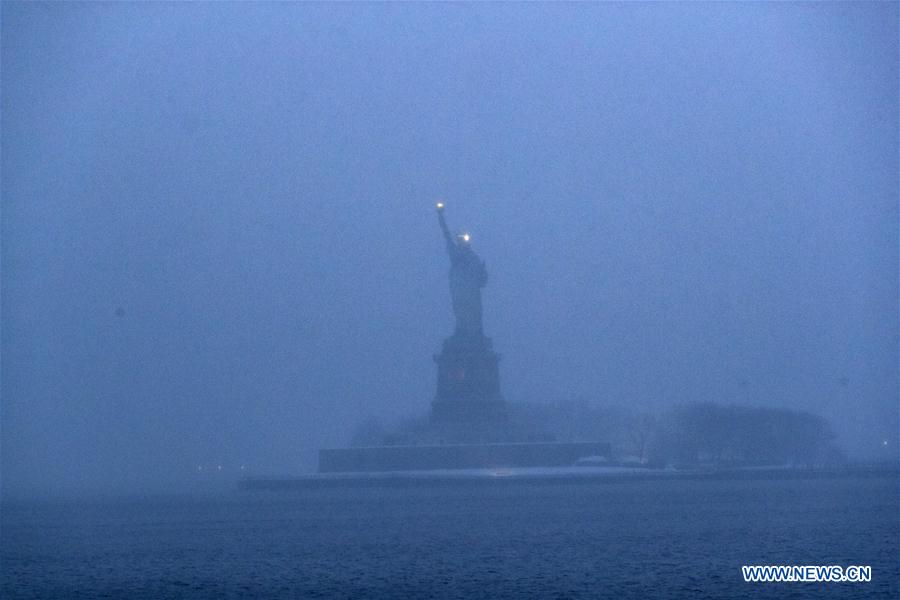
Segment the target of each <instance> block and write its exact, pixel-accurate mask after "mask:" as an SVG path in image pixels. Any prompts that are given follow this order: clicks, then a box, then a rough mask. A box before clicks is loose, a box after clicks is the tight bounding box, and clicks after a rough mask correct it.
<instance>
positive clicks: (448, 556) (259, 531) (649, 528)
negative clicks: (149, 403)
mask: <svg viewBox="0 0 900 600" xmlns="http://www.w3.org/2000/svg"><path fill="white" fill-rule="evenodd" d="M898 498H900V481H898V479H897V477H896V476H879V477H868V478H851V477H847V478H841V479H825V480H811V481H810V480H806V481H798V480H755V481H734V480H732V481H685V480H673V481H633V482H617V483H590V484H575V483H573V484H562V483H560V484H553V485H534V484H523V485H518V484H516V485H503V486H490V485H484V484H480V485H479V484H455V485H452V486H448V485H430V486H428V487H413V488H409V487H406V488H345V489H325V490H314V491H307V492H290V493H273V492H234V493H230V494H227V495H225V496H224V497H216V498H209V497H206V498H202V497H192V498H174V497H173V498H144V499H130V500H121V499H120V500H116V501H109V500H108V501H96V502H80V503H74V502H69V503H62V502H44V503H39V504H21V503H11V502H7V503H4V505H3V507H2V532H0V535H2V563H0V566H2V587H0V593H2V596H3V597H4V598H21V597H24V598H30V597H39V598H63V597H65V598H77V597H112V598H167V597H168V598H218V597H310V598H313V597H336V598H364V597H370V598H405V597H415V598H429V597H457V598H508V597H539V598H598V597H600V598H602V597H617V598H651V597H666V598H679V597H701V598H743V597H760V596H764V597H789V598H790V597H793V598H801V597H850V598H873V597H881V598H900V541H898V540H900V505H898ZM743 564H802V565H817V564H825V565H831V564H837V565H842V566H846V565H871V566H872V570H873V581H872V582H871V583H852V584H851V583H829V584H824V583H822V584H810V583H805V584H798V583H794V584H784V583H783V584H749V583H744V582H743V580H742V577H741V569H740V567H741V565H743Z"/></svg>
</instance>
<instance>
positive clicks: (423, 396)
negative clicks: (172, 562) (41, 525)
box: [2, 3, 900, 493]
mask: <svg viewBox="0 0 900 600" xmlns="http://www.w3.org/2000/svg"><path fill="white" fill-rule="evenodd" d="M897 22H898V8H897V5H896V4H893V3H872V4H843V3H834V4H743V3H742V4H725V3H723V4H690V5H687V4H627V5H625V4H597V5H593V4H577V5H562V6H560V5H538V4H523V5H518V4H515V5H506V4H503V5H497V4H492V5H470V4H447V5H435V4H340V5H323V4H282V3H273V4H262V3H259V4H256V3H254V4H164V3H146V4H125V3H122V4H119V3H116V4H100V3H96V4H87V5H84V4H65V5H63V4H20V3H3V6H2V485H3V488H4V492H10V493H31V492H63V491H67V490H128V489H137V488H166V487H167V488H170V489H176V488H178V487H179V486H182V487H183V486H188V485H189V484H191V483H192V482H194V481H196V480H197V478H198V468H199V467H205V468H207V469H213V468H215V469H216V470H218V467H219V466H220V465H221V466H222V470H223V471H224V472H225V473H228V474H230V475H228V476H230V477H235V478H236V477H237V476H238V474H240V473H304V472H312V471H313V470H314V469H315V466H316V452H317V450H318V449H319V448H322V447H335V446H342V445H345V444H347V443H348V442H349V439H350V437H351V434H352V432H353V430H354V428H355V427H357V426H358V425H359V424H360V423H362V422H364V421H366V420H367V419H370V418H373V417H374V418H377V419H379V420H381V421H383V422H384V423H388V424H390V423H393V422H396V421H398V420H401V419H403V418H406V417H408V416H415V415H422V414H425V413H426V412H427V410H428V408H429V403H430V401H431V399H432V398H433V396H434V385H435V366H434V362H433V360H432V355H433V354H434V353H435V352H437V351H438V350H439V348H440V343H441V340H442V339H443V338H444V337H446V336H447V335H449V334H450V332H451V331H452V327H453V316H452V313H451V310H450V299H449V292H448V287H447V269H448V264H447V257H446V254H445V249H444V246H443V241H442V238H441V233H440V231H439V229H438V225H437V221H436V218H435V214H434V202H435V201H436V200H437V199H442V200H443V201H444V202H445V203H446V205H447V213H446V214H447V220H448V221H449V223H450V225H451V227H453V228H460V229H461V228H465V229H466V230H467V231H469V232H470V233H471V234H472V236H473V247H474V248H475V249H476V251H477V252H478V254H479V256H481V257H482V258H483V259H485V261H486V263H487V269H488V271H489V273H490V281H489V283H488V285H487V287H486V288H485V290H484V318H485V329H486V333H487V334H488V335H489V336H491V337H492V338H493V340H494V347H495V348H496V349H497V351H499V352H500V353H501V354H502V355H503V361H502V363H501V366H500V369H501V380H502V388H503V392H504V395H505V397H506V399H507V400H508V401H509V402H513V403H514V402H523V403H546V404H560V405H562V404H564V403H568V402H581V403H588V404H595V405H598V406H605V405H615V406H625V407H638V408H640V409H642V410H663V409H666V408H669V407H671V406H675V405H678V404H684V403H690V402H716V403H721V404H740V405H747V406H765V407H778V408H792V409H798V410H805V411H810V412H813V413H816V414H820V415H822V416H824V417H825V418H826V419H828V420H829V421H830V422H831V424H832V426H833V427H834V430H835V431H836V432H837V434H838V442H839V444H840V445H841V446H842V448H843V449H844V451H845V452H846V453H847V454H848V455H849V456H852V457H859V458H879V457H880V458H885V457H892V458H896V457H897V456H898V451H897V445H898V441H900V440H898V431H900V417H898V410H900V400H898V361H900V359H898V306H897V304H898V169H897V159H898V128H897V115H898V75H897V73H898V59H897V57H898V44H897V27H898V26H897ZM242 466H243V467H244V470H243V471H241V470H240V469H241V467H242Z"/></svg>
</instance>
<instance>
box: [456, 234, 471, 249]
mask: <svg viewBox="0 0 900 600" xmlns="http://www.w3.org/2000/svg"><path fill="white" fill-rule="evenodd" d="M456 243H457V244H458V245H460V246H464V247H468V246H469V245H470V244H471V243H472V236H470V235H469V234H468V233H466V232H465V231H463V232H461V233H458V234H456Z"/></svg>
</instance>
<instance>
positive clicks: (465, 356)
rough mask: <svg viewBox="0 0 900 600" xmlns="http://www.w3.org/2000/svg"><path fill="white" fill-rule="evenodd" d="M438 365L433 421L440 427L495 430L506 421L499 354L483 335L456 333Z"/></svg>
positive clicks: (437, 361)
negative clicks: (501, 392) (442, 425)
mask: <svg viewBox="0 0 900 600" xmlns="http://www.w3.org/2000/svg"><path fill="white" fill-rule="evenodd" d="M434 361H435V363H437V370H438V378H437V392H436V394H435V397H434V401H433V402H432V403H431V421H432V423H434V424H437V425H441V424H445V425H455V424H458V425H464V426H477V428H479V429H481V428H484V427H488V428H496V426H498V425H502V424H503V423H505V422H506V418H507V417H506V403H505V401H504V400H503V397H502V396H501V395H500V370H499V368H498V365H499V363H500V355H499V354H497V353H496V352H494V350H493V348H492V344H491V340H490V338H488V337H485V336H484V335H483V334H480V333H478V334H464V333H459V332H457V333H456V334H454V335H453V336H451V337H449V338H447V339H446V340H444V345H443V348H442V349H441V353H440V354H437V355H435V356H434Z"/></svg>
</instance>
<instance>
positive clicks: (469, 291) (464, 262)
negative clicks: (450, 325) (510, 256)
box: [437, 202, 487, 337]
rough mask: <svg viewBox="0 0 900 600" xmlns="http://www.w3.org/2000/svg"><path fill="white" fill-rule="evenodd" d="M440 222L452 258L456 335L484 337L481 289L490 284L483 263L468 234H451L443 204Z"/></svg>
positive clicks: (439, 204)
mask: <svg viewBox="0 0 900 600" xmlns="http://www.w3.org/2000/svg"><path fill="white" fill-rule="evenodd" d="M437 213H438V222H439V223H440V225H441V231H442V232H443V233H444V240H445V241H446V242H447V253H448V254H449V255H450V299H451V301H452V303H453V314H454V316H456V332H455V335H457V336H463V337H481V336H482V335H483V330H482V324H481V288H483V287H484V286H485V284H487V269H486V268H485V266H484V261H483V260H481V259H480V258H478V255H477V254H475V251H474V250H472V245H471V238H470V236H469V234H468V233H460V234H459V235H457V236H455V237H454V236H453V235H451V234H450V230H449V229H448V228H447V222H446V221H445V220H444V203H443V202H438V203H437Z"/></svg>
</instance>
